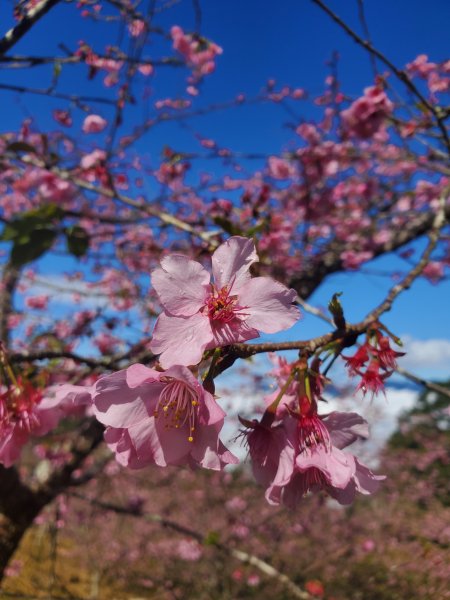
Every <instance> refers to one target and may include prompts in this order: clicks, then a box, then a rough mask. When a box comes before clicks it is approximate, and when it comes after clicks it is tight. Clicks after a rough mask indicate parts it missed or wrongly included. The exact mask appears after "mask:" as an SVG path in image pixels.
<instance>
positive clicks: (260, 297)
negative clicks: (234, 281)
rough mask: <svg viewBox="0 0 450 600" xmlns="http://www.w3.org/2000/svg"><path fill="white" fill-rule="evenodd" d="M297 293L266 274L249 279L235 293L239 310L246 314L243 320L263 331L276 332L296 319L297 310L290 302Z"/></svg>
mask: <svg viewBox="0 0 450 600" xmlns="http://www.w3.org/2000/svg"><path fill="white" fill-rule="evenodd" d="M296 296H297V294H296V292H295V290H289V289H288V288H287V287H286V286H284V285H283V284H281V283H279V282H278V281H275V280H273V279H270V278H269V277H255V278H254V279H251V280H250V281H249V282H248V283H247V284H246V285H245V286H244V287H243V288H242V289H241V290H240V294H239V304H240V305H241V306H244V307H245V309H243V311H242V312H245V313H248V315H249V316H248V317H246V319H245V322H246V323H247V325H248V326H249V327H253V328H255V329H257V330H258V331H263V332H264V333H276V332H277V331H282V330H284V329H289V327H292V325H294V323H295V322H296V321H298V319H299V318H300V311H299V309H298V308H297V307H296V306H293V305H292V302H293V301H294V300H295V298H296Z"/></svg>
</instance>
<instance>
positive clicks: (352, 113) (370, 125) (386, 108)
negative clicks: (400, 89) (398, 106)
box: [341, 86, 394, 139]
mask: <svg viewBox="0 0 450 600" xmlns="http://www.w3.org/2000/svg"><path fill="white" fill-rule="evenodd" d="M393 108H394V107H393V104H392V102H391V101H390V100H389V98H388V97H387V96H386V93H385V91H384V90H383V89H381V88H380V87H376V86H372V87H368V88H366V89H365V90H364V96H362V97H361V98H358V99H357V100H355V102H353V104H352V105H351V106H350V107H349V108H347V109H346V110H343V111H342V113H341V115H342V124H343V126H344V130H345V132H346V133H348V134H351V135H354V136H356V137H359V138H362V139H367V138H370V137H372V136H373V135H374V134H375V133H377V131H378V130H379V129H380V128H381V126H382V125H383V123H384V121H385V119H386V117H388V116H389V115H390V114H391V113H392V110H393Z"/></svg>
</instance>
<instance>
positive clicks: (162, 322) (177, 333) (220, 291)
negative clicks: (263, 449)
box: [150, 236, 300, 369]
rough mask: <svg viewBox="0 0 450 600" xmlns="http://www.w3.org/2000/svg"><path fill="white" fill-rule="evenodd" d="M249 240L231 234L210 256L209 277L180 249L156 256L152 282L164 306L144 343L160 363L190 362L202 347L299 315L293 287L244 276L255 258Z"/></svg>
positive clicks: (253, 334)
mask: <svg viewBox="0 0 450 600" xmlns="http://www.w3.org/2000/svg"><path fill="white" fill-rule="evenodd" d="M257 260H258V256H257V254H256V250H255V245H254V243H253V241H252V240H249V239H246V238H244V237H238V236H235V237H231V238H230V239H229V240H227V241H226V242H225V243H224V244H222V245H221V246H219V248H217V250H216V251H215V252H214V254H213V256H212V272H213V276H214V283H210V275H209V273H208V271H206V269H204V268H203V266H202V265H201V264H200V263H198V262H195V261H193V260H190V259H189V258H188V257H187V256H183V255H181V254H170V255H168V256H166V257H165V258H163V259H162V261H161V268H158V269H155V270H154V271H153V273H152V283H153V287H154V288H155V290H156V293H157V294H158V296H159V299H160V302H161V304H162V306H163V309H164V312H163V313H162V314H161V315H160V316H159V317H158V319H157V321H156V325H155V330H154V332H153V340H152V342H151V345H150V348H151V350H152V351H153V352H155V353H156V354H161V356H160V362H161V365H162V366H163V367H164V368H165V369H166V368H169V367H171V366H173V365H176V364H178V365H194V364H197V363H198V362H200V360H201V359H202V355H203V352H204V351H205V350H210V349H213V348H217V347H221V346H228V345H230V344H233V343H237V342H245V341H247V340H250V339H253V338H257V337H259V331H262V332H264V333H276V332H277V331H282V330H284V329H288V328H289V327H291V326H292V325H293V324H294V323H295V322H296V321H297V320H298V318H299V316H300V313H299V310H298V308H297V307H295V306H293V305H292V302H293V301H294V300H295V297H296V292H295V291H294V290H292V289H291V290H289V289H288V288H286V287H285V286H284V285H282V284H281V283H278V282H277V281H274V280H273V279H270V278H269V277H254V278H252V277H251V276H250V266H251V265H252V264H253V263H255V262H257Z"/></svg>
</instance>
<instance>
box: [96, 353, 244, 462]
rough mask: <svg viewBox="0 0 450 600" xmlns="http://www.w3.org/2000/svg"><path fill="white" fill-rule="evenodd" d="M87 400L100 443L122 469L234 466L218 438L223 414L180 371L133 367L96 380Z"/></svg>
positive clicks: (185, 371)
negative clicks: (102, 438)
mask: <svg viewBox="0 0 450 600" xmlns="http://www.w3.org/2000/svg"><path fill="white" fill-rule="evenodd" d="M93 398H94V412H95V415H96V417H97V419H98V420H99V421H100V422H101V423H103V424H104V425H106V426H107V429H106V432H105V441H106V443H107V444H108V446H109V447H110V449H111V450H112V451H113V452H115V455H116V460H117V461H118V462H119V463H120V464H122V465H124V466H128V467H130V468H133V469H138V468H141V467H144V466H146V465H149V464H156V465H158V466H160V467H165V466H168V465H185V464H187V465H189V466H191V467H193V468H195V467H204V468H206V469H214V470H220V469H222V468H223V467H224V466H225V465H226V464H228V463H236V462H237V459H236V457H235V456H233V455H232V454H231V453H230V452H229V451H228V450H227V449H226V448H225V446H224V445H223V444H222V442H221V441H220V439H219V433H220V430H221V429H222V426H223V422H224V417H225V413H224V411H223V410H222V409H221V408H220V407H219V405H218V404H217V402H216V401H215V400H214V398H213V396H212V395H211V394H210V393H209V392H207V391H206V390H205V389H204V388H203V386H202V385H201V384H200V383H199V382H198V381H197V379H196V378H195V377H194V375H193V374H192V373H191V371H189V369H187V368H186V367H182V366H176V367H172V368H171V369H168V370H167V371H165V372H160V371H155V370H153V369H149V368H147V367H145V366H144V365H141V364H135V365H132V366H131V367H129V368H128V369H124V370H122V371H118V372H117V373H113V374H111V375H106V376H105V377H101V378H100V379H99V380H98V381H97V383H96V385H95V391H94V396H93Z"/></svg>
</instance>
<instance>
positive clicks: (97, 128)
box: [82, 115, 108, 133]
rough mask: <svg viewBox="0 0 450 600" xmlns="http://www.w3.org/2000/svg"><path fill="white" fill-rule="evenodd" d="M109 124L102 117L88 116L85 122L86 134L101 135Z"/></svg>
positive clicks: (84, 129)
mask: <svg viewBox="0 0 450 600" xmlns="http://www.w3.org/2000/svg"><path fill="white" fill-rule="evenodd" d="M107 124H108V122H107V121H106V119H104V118H103V117H101V116H100V115H88V116H87V117H86V118H85V119H84V121H83V127H82V129H83V131H84V133H100V132H101V131H103V130H104V129H105V127H106V125H107Z"/></svg>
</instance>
